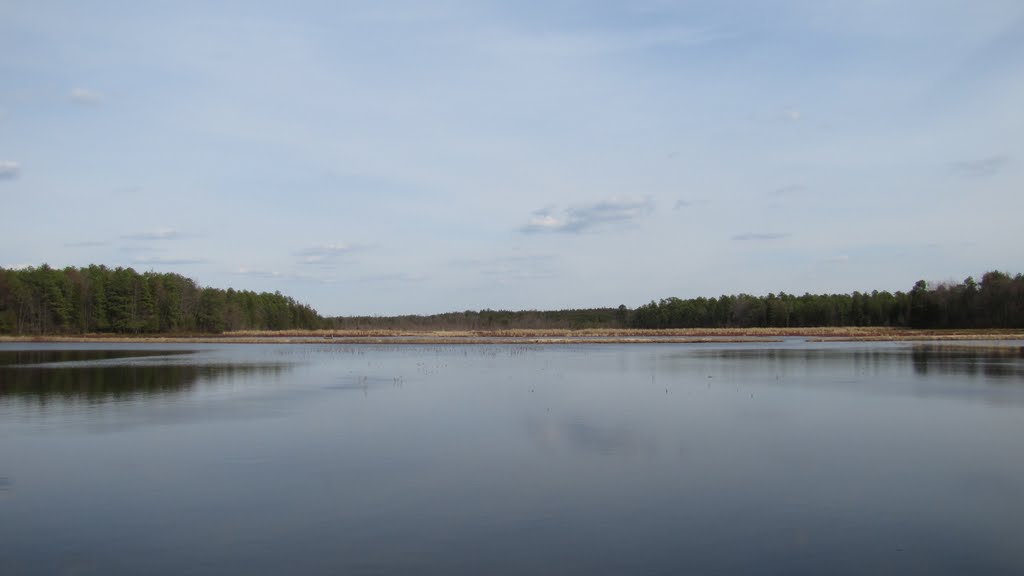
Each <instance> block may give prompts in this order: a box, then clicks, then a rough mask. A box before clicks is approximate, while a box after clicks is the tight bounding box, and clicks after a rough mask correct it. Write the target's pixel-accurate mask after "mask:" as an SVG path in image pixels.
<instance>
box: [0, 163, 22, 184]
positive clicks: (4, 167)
mask: <svg viewBox="0 0 1024 576" xmlns="http://www.w3.org/2000/svg"><path fill="white" fill-rule="evenodd" d="M19 172H21V164H20V163H19V162H15V161H14V160H0V180H14V179H15V178H17V177H18V173H19Z"/></svg>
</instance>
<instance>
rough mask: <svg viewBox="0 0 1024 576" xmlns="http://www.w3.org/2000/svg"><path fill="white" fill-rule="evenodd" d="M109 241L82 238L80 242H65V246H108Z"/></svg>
mask: <svg viewBox="0 0 1024 576" xmlns="http://www.w3.org/2000/svg"><path fill="white" fill-rule="evenodd" d="M109 245H110V242H103V241H100V240H83V241H81V242H65V243H64V246H65V247H66V248H94V247H98V246H109Z"/></svg>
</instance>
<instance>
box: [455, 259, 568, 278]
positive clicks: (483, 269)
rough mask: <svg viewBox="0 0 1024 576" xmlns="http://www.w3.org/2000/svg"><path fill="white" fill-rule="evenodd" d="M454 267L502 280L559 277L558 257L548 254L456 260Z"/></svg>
mask: <svg viewBox="0 0 1024 576" xmlns="http://www.w3.org/2000/svg"><path fill="white" fill-rule="evenodd" d="M452 265H454V266H458V267H461V268H469V269H472V270H475V271H476V272H477V273H479V274H480V275H482V276H488V277H492V278H498V279H500V280H532V279H537V278H553V277H555V276H557V275H558V273H559V269H558V256H556V255H555V254H548V253H536V254H513V255H509V256H498V257H494V258H471V259H468V260H454V261H452Z"/></svg>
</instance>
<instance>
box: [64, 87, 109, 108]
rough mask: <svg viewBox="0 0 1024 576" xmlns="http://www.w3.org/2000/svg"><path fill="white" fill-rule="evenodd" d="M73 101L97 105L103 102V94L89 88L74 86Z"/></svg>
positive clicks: (71, 95)
mask: <svg viewBox="0 0 1024 576" xmlns="http://www.w3.org/2000/svg"><path fill="white" fill-rule="evenodd" d="M70 97H71V101H72V102H75V103H76V104H85V105H89V106H95V105H97V104H101V103H102V102H103V94H101V93H99V92H97V91H95V90H89V89H88V88H73V89H72V90H71V94H70Z"/></svg>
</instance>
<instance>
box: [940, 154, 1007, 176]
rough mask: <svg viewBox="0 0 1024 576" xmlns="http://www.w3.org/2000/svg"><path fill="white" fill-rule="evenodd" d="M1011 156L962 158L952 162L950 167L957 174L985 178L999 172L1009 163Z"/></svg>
mask: <svg viewBox="0 0 1024 576" xmlns="http://www.w3.org/2000/svg"><path fill="white" fill-rule="evenodd" d="M1009 163H1010V158H1009V157H1007V156H1000V155H997V156H988V157H987V158H979V159H977V160H962V161H960V162H953V163H951V164H950V169H952V170H953V172H954V173H955V174H958V175H960V176H965V177H968V178H984V177H986V176H992V175H994V174H997V173H999V171H1001V170H1002V169H1003V168H1005V167H1006V165H1007V164H1009Z"/></svg>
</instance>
